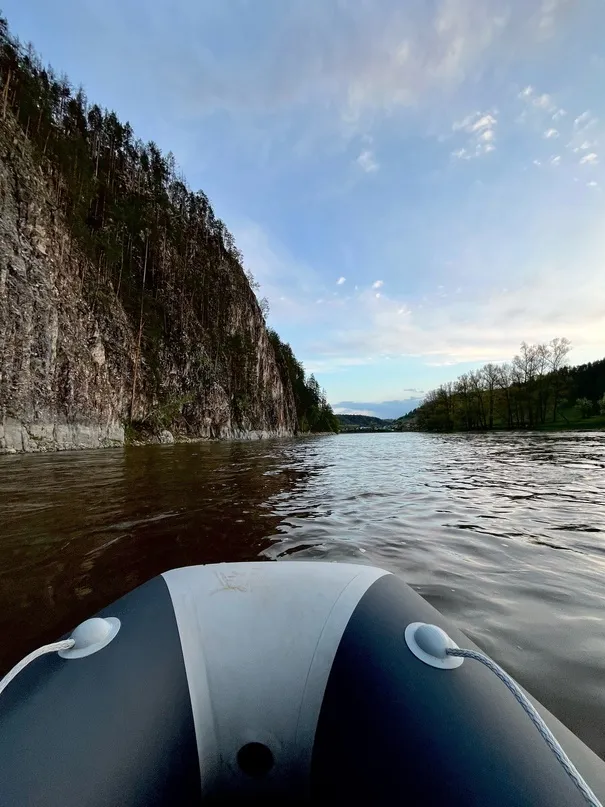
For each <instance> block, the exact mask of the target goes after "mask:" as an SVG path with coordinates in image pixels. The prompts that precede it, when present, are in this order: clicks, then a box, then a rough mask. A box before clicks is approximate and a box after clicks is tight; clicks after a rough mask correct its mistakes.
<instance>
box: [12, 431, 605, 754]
mask: <svg viewBox="0 0 605 807" xmlns="http://www.w3.org/2000/svg"><path fill="white" fill-rule="evenodd" d="M258 558H265V559H268V560H280V561H281V560H296V559H300V560H302V559H306V560H308V559H317V560H339V561H353V562H356V563H370V564H374V565H378V566H382V567H383V568H386V569H389V570H391V571H393V572H396V573H398V574H400V575H401V576H402V577H404V578H405V579H406V580H407V582H409V583H410V584H411V585H412V586H413V587H414V588H415V589H416V590H417V591H419V592H420V593H421V594H422V595H423V596H424V597H426V598H427V599H428V600H429V601H430V602H431V603H433V604H434V605H435V606H436V607H437V608H439V609H440V610H441V611H442V612H443V613H444V614H446V615H447V616H448V617H450V618H451V619H452V620H453V621H454V622H456V623H457V625H458V626H459V627H460V628H461V629H462V630H464V631H465V632H466V633H467V634H468V635H469V636H470V637H471V638H472V639H473V640H474V641H475V642H477V644H479V645H480V646H481V647H482V648H483V649H484V650H486V651H487V652H488V653H489V654H490V655H492V656H493V657H494V658H495V659H496V660H497V661H499V662H500V663H501V664H503V665H504V666H505V667H506V668H507V669H508V670H509V672H511V673H512V674H513V675H514V676H515V677H516V678H517V679H518V680H519V681H520V682H521V683H522V684H523V685H525V686H526V687H527V688H528V689H529V690H530V691H531V692H532V693H533V694H534V695H535V696H536V697H538V698H539V699H540V700H541V701H542V702H543V703H544V704H545V705H546V706H548V707H549V708H550V709H551V710H552V711H553V712H554V713H555V714H556V715H557V716H558V717H559V718H560V719H562V720H563V721H564V722H565V723H567V725H569V727H570V728H571V729H573V730H574V731H575V732H576V733H577V734H578V735H579V736H580V737H582V738H583V739H584V740H585V742H587V743H588V744H589V745H591V746H592V747H593V748H594V749H595V750H596V751H597V752H598V753H599V754H601V755H602V756H605V621H604V617H605V433H571V432H567V433H558V434H548V433H542V434H519V435H516V434H493V435H447V436H444V435H427V434H418V433H404V434H353V435H340V436H318V437H310V438H304V439H302V438H301V439H298V440H294V439H293V440H281V441H279V440H276V441H267V442H250V443H245V442H231V443H195V444H186V445H173V446H147V447H142V448H129V449H125V450H107V451H96V452H81V453H65V454H45V455H29V456H5V457H0V670H3V669H5V668H6V667H7V666H8V665H10V664H12V663H13V662H14V661H16V660H17V659H18V658H20V657H21V656H22V655H23V654H25V653H26V652H28V651H29V650H31V649H33V647H35V646H37V645H38V644H40V643H42V642H44V641H48V640H50V639H54V638H56V637H58V636H59V635H60V634H62V633H63V632H65V631H67V630H69V629H70V628H71V627H73V626H74V625H75V624H77V623H78V622H79V621H80V620H82V619H84V618H86V617H87V616H89V615H90V614H92V613H93V612H94V611H96V610H97V609H98V608H100V607H101V606H103V605H105V604H107V603H109V602H111V601H112V600H114V599H116V598H117V597H119V596H120V595H122V594H124V593H125V592H126V591H129V590H130V589H132V588H133V587H135V586H137V585H139V584H140V583H143V582H144V581H145V580H147V579H149V578H150V577H152V576H154V575H156V574H158V573H159V572H161V571H163V570H165V569H168V568H171V567H175V566H180V565H186V564H193V563H206V562H217V561H233V560H253V559H258Z"/></svg>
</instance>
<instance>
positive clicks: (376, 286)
mask: <svg viewBox="0 0 605 807" xmlns="http://www.w3.org/2000/svg"><path fill="white" fill-rule="evenodd" d="M382 286H384V280H375V281H374V282H373V283H372V288H373V289H380V288H382Z"/></svg>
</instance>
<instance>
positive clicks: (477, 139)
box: [452, 111, 498, 160]
mask: <svg viewBox="0 0 605 807" xmlns="http://www.w3.org/2000/svg"><path fill="white" fill-rule="evenodd" d="M497 123H498V121H497V118H496V116H495V113H494V112H479V111H478V112H472V113H471V114H470V115H467V116H466V117H465V118H463V119H462V120H459V121H454V123H453V124H452V131H453V132H454V133H458V132H463V133H465V134H466V135H468V138H467V140H466V144H465V146H463V147H461V148H458V149H456V150H454V151H452V157H455V158H456V159H459V160H470V159H471V158H472V157H480V156H482V155H483V154H489V152H491V151H494V150H495V148H496V147H495V145H494V141H495V139H496V125H497Z"/></svg>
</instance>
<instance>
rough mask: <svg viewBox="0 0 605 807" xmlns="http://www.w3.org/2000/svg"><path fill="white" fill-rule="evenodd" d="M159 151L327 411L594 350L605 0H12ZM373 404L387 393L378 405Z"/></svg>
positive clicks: (603, 179)
mask: <svg viewBox="0 0 605 807" xmlns="http://www.w3.org/2000/svg"><path fill="white" fill-rule="evenodd" d="M3 12H4V14H5V15H6V16H7V18H8V20H9V24H10V26H11V29H12V31H13V33H15V34H17V35H18V36H19V37H20V38H21V39H22V40H23V41H32V42H33V44H34V46H35V47H36V49H37V50H38V51H39V52H40V53H41V54H42V56H43V58H44V59H45V60H46V61H49V62H51V63H52V64H53V66H54V67H55V69H56V70H57V71H58V72H63V71H64V72H65V73H67V75H68V76H69V77H70V79H71V81H72V83H74V84H75V85H77V84H82V85H83V86H84V87H85V89H86V91H87V94H88V97H89V99H90V100H93V101H95V102H97V103H99V104H100V105H102V106H105V107H107V108H110V109H114V110H115V111H116V112H117V113H118V116H119V117H120V119H121V120H123V121H125V120H129V121H130V122H131V124H132V125H133V127H134V129H135V132H136V134H137V135H138V136H139V137H141V138H142V139H144V140H154V141H155V142H156V143H157V144H158V145H159V146H160V147H161V148H162V150H163V151H169V150H171V151H172V152H173V153H174V155H175V157H176V159H177V162H178V163H179V164H180V166H181V168H182V170H183V173H184V174H185V176H186V178H187V180H188V182H189V184H190V185H191V186H192V187H193V188H202V189H203V190H204V191H205V192H206V193H207V194H208V196H209V197H210V199H211V201H212V203H213V206H214V209H215V212H216V213H217V215H218V216H220V217H221V218H222V219H223V221H224V222H225V223H226V225H227V226H228V228H229V229H230V230H231V232H232V233H233V234H234V236H235V239H236V243H237V245H238V247H239V248H240V249H241V250H242V252H243V254H244V262H245V266H246V268H248V269H250V270H251V271H252V273H253V274H254V275H255V277H256V279H257V280H258V281H259V282H260V284H261V291H260V295H261V296H266V297H267V298H268V300H269V303H270V307H271V311H270V315H269V322H270V324H271V325H272V326H273V327H275V328H276V329H277V330H278V332H279V333H280V335H281V336H282V338H283V339H285V340H286V341H288V342H290V344H291V345H292V347H293V349H294V351H295V353H296V355H297V356H298V358H300V359H301V360H302V361H303V363H304V364H305V367H306V368H307V370H308V371H309V372H311V371H312V372H314V373H315V374H316V376H317V378H318V380H319V382H320V384H321V385H322V386H324V387H325V388H326V390H327V393H328V398H329V400H330V401H331V402H332V403H333V405H334V406H335V407H336V411H353V412H368V413H374V412H377V413H380V414H383V415H387V416H393V415H396V414H398V413H399V414H400V413H402V412H403V411H404V410H405V409H408V408H410V407H411V406H413V405H414V404H415V403H416V402H417V400H419V399H420V398H421V397H422V395H423V394H424V393H425V392H426V391H427V390H429V389H432V388H434V387H435V386H437V385H438V384H440V383H442V382H444V381H448V380H453V379H455V378H456V377H457V376H458V375H460V374H461V373H463V372H466V371H467V370H469V369H471V368H474V367H477V366H480V365H481V364H483V363H484V362H486V361H505V360H510V359H511V358H512V356H513V355H514V354H515V353H516V352H517V351H518V348H519V345H520V343H521V342H522V341H523V340H525V341H527V342H538V341H548V340H550V339H552V338H553V337H556V336H565V337H567V338H569V339H571V341H572V344H573V351H572V353H571V354H570V359H571V361H572V362H573V363H580V362H583V361H588V360H592V359H597V358H602V357H603V355H605V226H604V225H605V217H604V213H605V195H604V194H605V148H604V146H605V92H604V91H603V88H604V87H605V38H604V37H603V35H602V34H603V31H604V30H605V3H603V2H602V0H576V1H574V0H506V1H505V0H288V1H287V2H286V1H285V0H150V1H149V2H146V3H143V2H141V1H140V0H119V2H118V0H105V2H103V3H99V2H98V0H94V2H93V0H55V2H48V0H28V2H27V3H24V2H23V0H5V1H4V3H3ZM385 402H386V403H385Z"/></svg>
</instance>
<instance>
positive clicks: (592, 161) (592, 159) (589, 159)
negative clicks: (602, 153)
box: [580, 151, 599, 165]
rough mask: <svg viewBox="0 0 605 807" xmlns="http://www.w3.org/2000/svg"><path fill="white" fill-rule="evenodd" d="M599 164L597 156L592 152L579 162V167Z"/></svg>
mask: <svg viewBox="0 0 605 807" xmlns="http://www.w3.org/2000/svg"><path fill="white" fill-rule="evenodd" d="M598 162H599V158H598V156H597V155H596V154H595V153H594V151H592V152H591V153H590V154H585V155H584V156H583V157H582V159H581V160H580V165H596V164H597V163H598Z"/></svg>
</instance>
